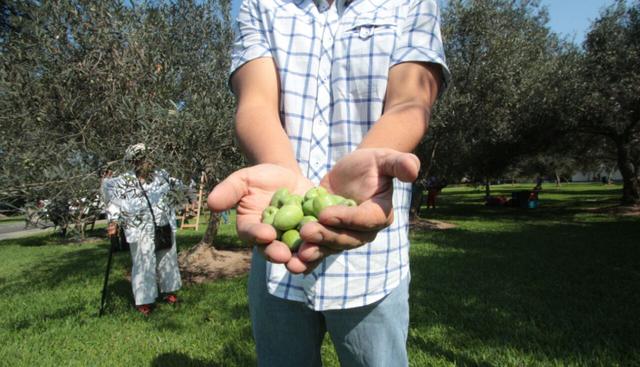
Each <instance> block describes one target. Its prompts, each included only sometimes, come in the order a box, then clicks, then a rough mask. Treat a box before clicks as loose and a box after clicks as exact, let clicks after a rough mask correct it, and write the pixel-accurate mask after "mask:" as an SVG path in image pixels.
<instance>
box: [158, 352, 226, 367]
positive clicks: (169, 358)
mask: <svg viewBox="0 0 640 367" xmlns="http://www.w3.org/2000/svg"><path fill="white" fill-rule="evenodd" d="M173 366H175V367H182V366H184V367H214V366H220V365H219V364H214V363H213V362H210V361H205V360H202V359H196V358H191V357H189V356H188V355H186V354H184V353H178V352H171V353H162V354H160V355H158V356H156V357H155V358H154V359H153V361H151V367H173Z"/></svg>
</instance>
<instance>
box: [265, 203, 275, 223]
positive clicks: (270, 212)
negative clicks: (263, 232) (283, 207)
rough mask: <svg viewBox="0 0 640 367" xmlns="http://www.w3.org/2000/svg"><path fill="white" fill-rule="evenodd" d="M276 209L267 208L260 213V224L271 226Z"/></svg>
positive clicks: (272, 207) (273, 207)
mask: <svg viewBox="0 0 640 367" xmlns="http://www.w3.org/2000/svg"><path fill="white" fill-rule="evenodd" d="M277 212H278V208H276V207H275V206H268V207H267V208H266V209H265V210H263V211H262V223H266V224H271V225H273V218H274V217H275V216H276V213H277Z"/></svg>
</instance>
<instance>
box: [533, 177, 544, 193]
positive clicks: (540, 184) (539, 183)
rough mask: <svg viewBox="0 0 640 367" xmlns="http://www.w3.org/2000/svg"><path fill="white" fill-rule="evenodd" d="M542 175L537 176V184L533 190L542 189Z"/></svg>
mask: <svg viewBox="0 0 640 367" xmlns="http://www.w3.org/2000/svg"><path fill="white" fill-rule="evenodd" d="M542 182H543V181H542V176H538V177H536V186H534V188H533V190H534V191H540V190H542Z"/></svg>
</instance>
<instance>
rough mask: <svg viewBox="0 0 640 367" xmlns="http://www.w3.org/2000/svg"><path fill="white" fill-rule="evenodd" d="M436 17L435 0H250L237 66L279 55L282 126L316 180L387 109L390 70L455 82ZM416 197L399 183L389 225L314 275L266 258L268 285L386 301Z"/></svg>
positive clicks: (327, 301)
mask: <svg viewBox="0 0 640 367" xmlns="http://www.w3.org/2000/svg"><path fill="white" fill-rule="evenodd" d="M439 17H440V15H439V12H438V8H437V5H436V2H435V1H434V0H353V1H351V2H346V3H345V0H336V1H335V2H334V5H333V6H329V4H328V3H327V2H326V0H315V1H312V0H297V1H296V0H294V1H290V0H244V1H243V3H242V6H241V8H240V12H239V15H238V35H237V37H236V41H235V45H234V48H233V53H232V65H231V72H232V73H233V72H234V71H235V70H237V69H238V68H239V67H240V66H242V65H243V64H245V63H246V62H248V61H250V60H253V59H256V58H260V57H271V58H273V59H274V61H275V64H276V67H277V69H278V73H279V78H280V83H281V101H282V102H281V106H280V117H281V120H282V123H283V126H284V128H285V130H286V132H287V134H288V136H289V139H290V141H291V146H292V148H293V150H294V152H295V156H296V159H297V161H298V163H299V165H300V167H301V168H302V172H306V174H307V177H309V178H310V179H311V180H312V181H313V182H315V183H316V184H317V183H318V182H319V181H320V179H321V178H322V177H323V176H324V175H325V174H326V173H327V172H328V171H329V170H330V169H331V167H332V166H333V165H334V164H335V163H336V162H337V161H338V160H339V159H340V158H342V157H343V156H345V155H347V154H349V153H350V152H352V151H353V150H355V149H356V147H357V146H358V144H359V143H360V142H361V141H362V139H363V137H364V136H365V134H366V133H367V132H368V131H369V129H370V128H371V126H372V125H373V124H374V123H375V122H376V121H377V120H378V118H380V116H381V115H382V110H383V102H384V97H385V93H386V88H387V78H388V73H389V68H390V67H392V66H394V65H396V64H398V63H401V62H406V61H422V62H430V63H437V64H440V65H442V69H443V73H444V77H445V83H446V82H447V81H448V80H449V72H448V70H447V67H446V65H445V57H444V51H443V47H442V38H441V35H440V27H439ZM410 202H411V185H410V184H407V183H402V182H399V181H397V180H395V181H394V194H393V204H394V218H395V220H394V222H393V224H392V225H391V226H389V227H388V228H386V229H385V230H383V231H381V232H380V233H379V234H378V236H377V238H376V239H375V240H374V241H373V242H371V243H369V244H366V245H364V246H361V247H360V248H357V249H353V250H349V251H344V252H342V253H340V254H337V255H332V256H329V257H328V258H326V259H325V260H324V261H323V262H322V263H321V264H320V265H319V266H318V267H317V268H316V269H315V270H314V271H313V272H312V273H311V274H309V275H307V276H303V275H293V274H291V273H289V272H288V271H287V270H286V268H285V267H284V266H283V265H276V264H271V263H268V266H267V273H268V274H267V279H268V284H267V287H268V290H269V292H270V293H271V294H273V295H275V296H277V297H280V298H285V299H289V300H294V301H301V302H306V303H307V305H308V306H309V307H310V308H312V309H314V310H331V309H345V308H353V307H359V306H364V305H367V304H370V303H373V302H375V301H378V300H380V299H381V298H383V297H384V296H386V295H387V294H389V292H391V291H392V290H393V289H394V288H395V287H397V285H398V284H399V282H400V280H401V279H403V278H404V277H405V276H407V275H408V273H409V238H408V231H409V225H408V211H409V205H410Z"/></svg>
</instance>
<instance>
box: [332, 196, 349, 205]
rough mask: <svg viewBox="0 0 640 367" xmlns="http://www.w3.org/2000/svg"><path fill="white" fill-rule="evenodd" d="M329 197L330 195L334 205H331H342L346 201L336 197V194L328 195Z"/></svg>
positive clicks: (341, 197)
mask: <svg viewBox="0 0 640 367" xmlns="http://www.w3.org/2000/svg"><path fill="white" fill-rule="evenodd" d="M329 195H331V197H332V198H333V202H334V203H335V204H333V205H344V202H345V201H346V200H347V199H345V198H344V197H343V196H340V195H336V194H329Z"/></svg>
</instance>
